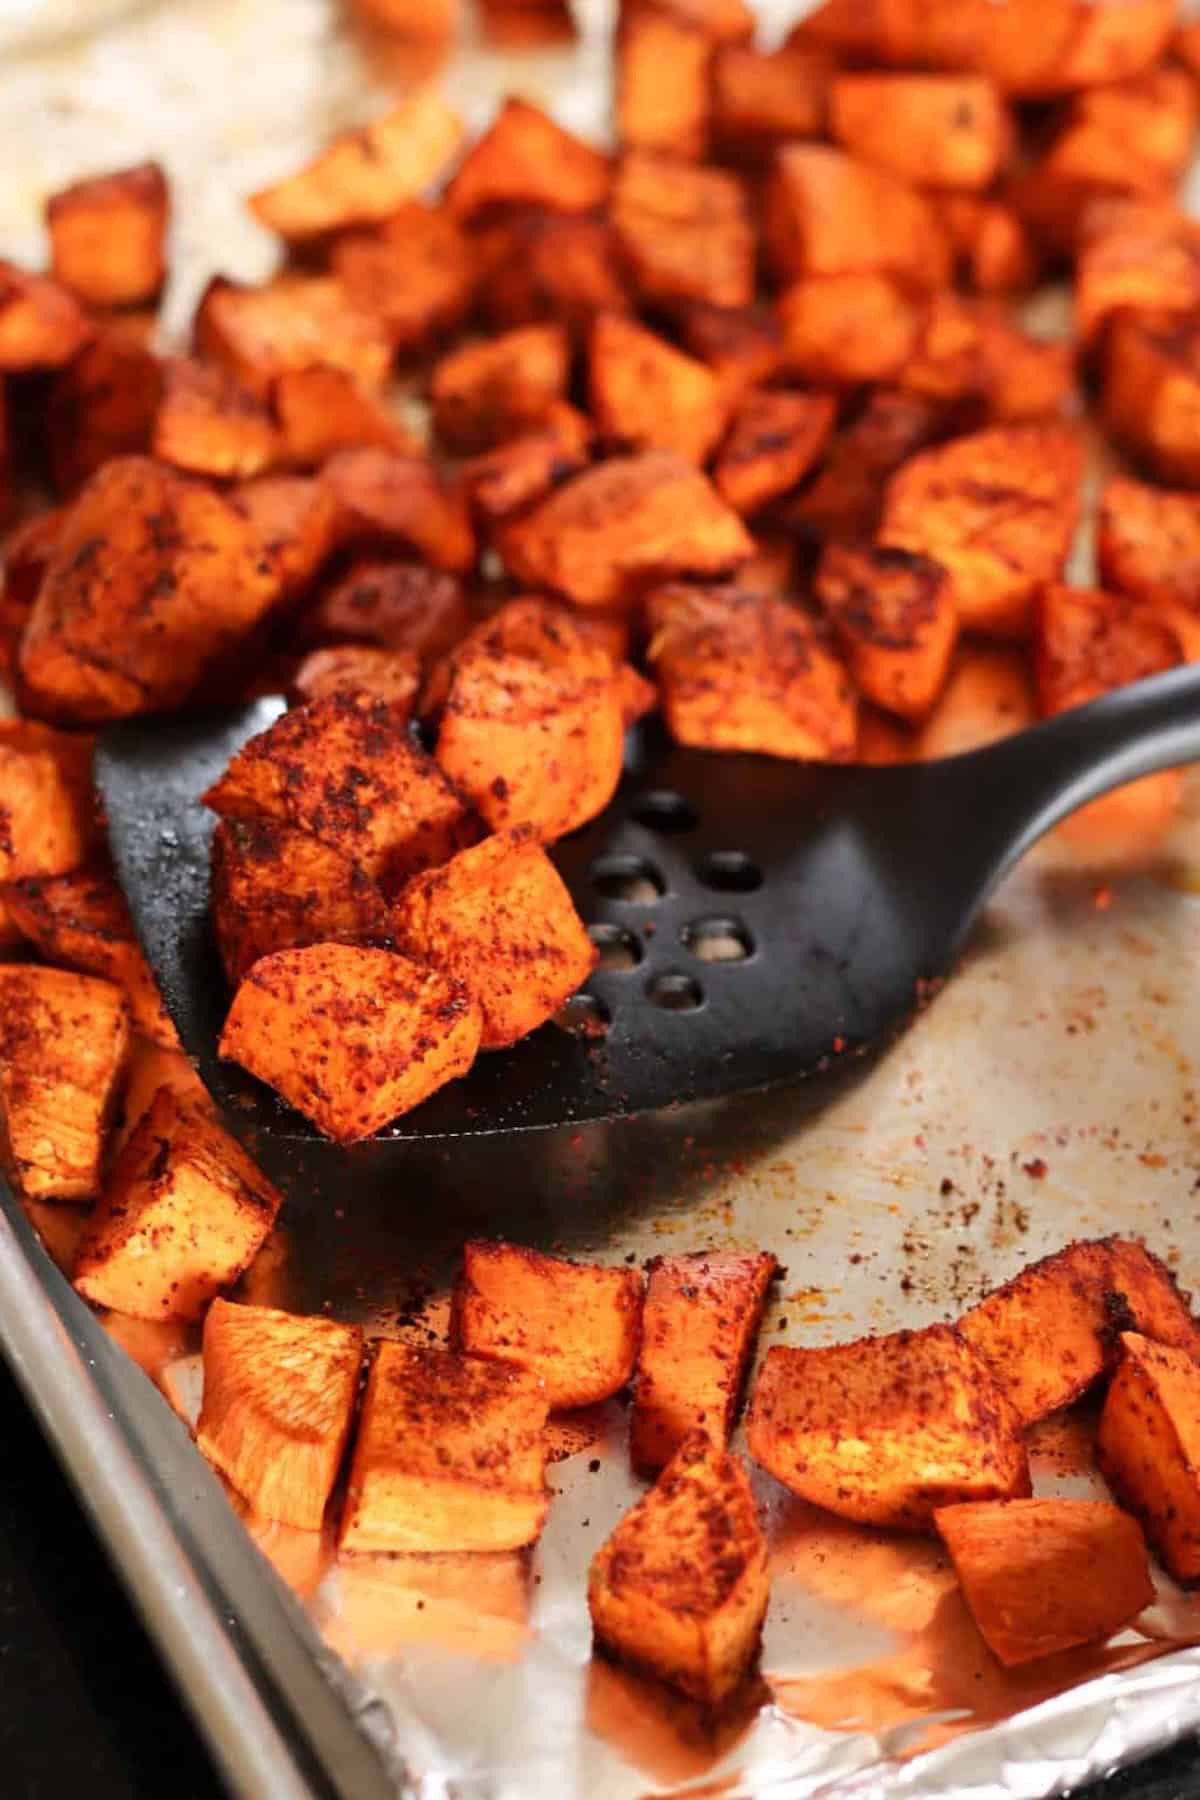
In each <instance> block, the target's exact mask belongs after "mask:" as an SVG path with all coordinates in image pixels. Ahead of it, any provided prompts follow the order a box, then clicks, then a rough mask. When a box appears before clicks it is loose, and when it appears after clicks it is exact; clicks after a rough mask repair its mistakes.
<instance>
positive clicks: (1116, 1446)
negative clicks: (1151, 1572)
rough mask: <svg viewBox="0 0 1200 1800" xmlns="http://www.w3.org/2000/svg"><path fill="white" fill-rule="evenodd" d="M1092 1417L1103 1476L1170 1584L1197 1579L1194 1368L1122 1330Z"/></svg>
mask: <svg viewBox="0 0 1200 1800" xmlns="http://www.w3.org/2000/svg"><path fill="white" fill-rule="evenodd" d="M1120 1346H1121V1358H1120V1361H1119V1363H1118V1364H1117V1372H1116V1374H1115V1375H1114V1376H1113V1379H1112V1382H1111V1384H1110V1386H1109V1390H1108V1394H1107V1396H1106V1398H1105V1402H1104V1411H1103V1413H1102V1414H1101V1416H1100V1433H1099V1439H1098V1442H1097V1457H1098V1460H1099V1463H1100V1468H1101V1470H1102V1472H1103V1474H1104V1477H1105V1479H1106V1480H1107V1481H1108V1482H1109V1483H1110V1484H1111V1486H1112V1487H1113V1489H1114V1490H1115V1492H1116V1493H1117V1494H1118V1495H1119V1497H1120V1498H1121V1500H1122V1501H1123V1502H1124V1504H1125V1505H1126V1506H1128V1507H1129V1509H1130V1511H1131V1512H1134V1513H1136V1514H1137V1516H1138V1518H1139V1519H1140V1520H1141V1522H1142V1524H1143V1526H1144V1527H1145V1531H1146V1536H1147V1537H1148V1538H1149V1540H1150V1542H1151V1544H1152V1545H1153V1546H1154V1549H1155V1551H1156V1552H1157V1554H1158V1556H1159V1557H1160V1558H1161V1560H1162V1562H1163V1565H1164V1567H1165V1568H1166V1569H1167V1570H1168V1571H1169V1572H1170V1574H1172V1575H1173V1576H1174V1577H1175V1579H1176V1580H1177V1581H1183V1582H1188V1583H1189V1584H1190V1583H1192V1582H1195V1581H1198V1580H1200V1363H1197V1362H1196V1360H1195V1358H1194V1356H1190V1355H1188V1353H1187V1352H1186V1351H1185V1350H1183V1349H1181V1348H1179V1347H1177V1346H1173V1345H1166V1344H1156V1343H1152V1342H1151V1341H1150V1340H1149V1339H1148V1338H1146V1337H1144V1336H1143V1335H1142V1334H1141V1333H1140V1332H1136V1331H1126V1332H1122V1334H1121V1340H1120Z"/></svg>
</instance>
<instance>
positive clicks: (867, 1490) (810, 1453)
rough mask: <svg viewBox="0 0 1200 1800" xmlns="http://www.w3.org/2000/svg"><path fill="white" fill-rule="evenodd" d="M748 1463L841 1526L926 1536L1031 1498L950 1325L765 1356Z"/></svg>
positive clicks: (1004, 1408) (999, 1404)
mask: <svg viewBox="0 0 1200 1800" xmlns="http://www.w3.org/2000/svg"><path fill="white" fill-rule="evenodd" d="M746 1441H747V1444H748V1446H749V1449H750V1454H751V1456H753V1457H754V1459H755V1461H756V1462H758V1463H761V1464H762V1466H763V1468H765V1469H767V1470H769V1471H770V1473H771V1474H772V1475H774V1476H775V1477H776V1479H777V1480H779V1481H782V1482H783V1484H784V1486H785V1487H788V1488H790V1489H791V1491H792V1492H793V1493H795V1494H799V1495H800V1496H801V1497H802V1498H803V1499H805V1500H809V1501H811V1502H812V1503H813V1504H814V1505H815V1506H822V1507H824V1508H825V1509H826V1511H828V1512H832V1513H837V1514H839V1515H840V1516H841V1517H842V1518H846V1519H856V1520H858V1521H860V1522H861V1523H863V1524H868V1525H887V1526H891V1527H894V1528H895V1529H898V1530H905V1531H927V1530H929V1529H930V1527H931V1525H932V1522H933V1517H934V1514H935V1512H936V1511H937V1509H938V1508H939V1507H941V1506H948V1505H952V1504H954V1503H956V1502H959V1501H963V1502H965V1501H973V1500H1009V1499H1015V1498H1020V1497H1023V1496H1025V1495H1027V1494H1028V1493H1029V1461H1028V1458H1027V1456H1026V1453H1025V1446H1024V1444H1023V1442H1022V1440H1021V1437H1020V1435H1019V1432H1018V1428H1017V1421H1016V1415H1015V1414H1014V1413H1013V1412H1012V1410H1011V1409H1010V1407H1009V1405H1008V1403H1007V1401H1006V1400H1005V1398H1004V1395H1003V1393H1002V1392H1001V1389H1000V1387H999V1386H998V1384H997V1382H996V1381H995V1379H994V1378H993V1376H992V1374H991V1372H990V1371H989V1369H988V1368H987V1365H986V1364H984V1363H983V1362H981V1361H979V1360H978V1359H977V1358H976V1357H975V1355H974V1354H973V1353H972V1351H971V1349H970V1347H969V1345H968V1344H967V1341H966V1339H965V1337H963V1336H962V1335H961V1334H960V1332H959V1331H958V1330H957V1329H956V1328H955V1327H954V1326H950V1325H931V1326H929V1327H927V1329H926V1330H924V1331H900V1332H894V1333H893V1334H891V1335H890V1336H886V1337H877V1338H860V1339H859V1340H858V1341H857V1342H856V1343H851V1344H836V1345H832V1346H830V1347H828V1348H823V1349H803V1350H801V1349H792V1348H788V1347H784V1346H781V1345H774V1346H772V1348H771V1349H770V1350H768V1352H767V1357H766V1361H765V1362H764V1364H763V1366H762V1369H761V1371H760V1373H759V1377H758V1382H757V1385H756V1387H755V1390H754V1396H753V1399H752V1401H751V1406H750V1415H749V1420H748V1423H747V1428H746Z"/></svg>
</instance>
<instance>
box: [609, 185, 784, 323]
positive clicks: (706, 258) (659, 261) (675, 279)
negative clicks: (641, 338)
mask: <svg viewBox="0 0 1200 1800" xmlns="http://www.w3.org/2000/svg"><path fill="white" fill-rule="evenodd" d="M609 217H610V219H611V220H612V224H613V229H614V230H615V232H616V234H617V241H618V243H619V245H620V247H621V252H622V254H623V256H624V258H625V261H626V263H627V265H628V267H629V270H630V273H631V275H632V277H633V281H634V285H635V287H636V288H637V291H638V293H639V294H640V295H641V297H642V299H643V300H645V301H647V302H648V303H649V304H651V305H655V304H659V305H667V306H674V305H678V304H679V303H681V302H700V303H703V304H706V305H709V306H722V307H743V306H749V305H750V303H751V301H752V300H753V298H754V263H755V240H754V229H753V226H752V225H751V222H750V216H749V213H748V211H747V207H746V195H745V191H744V189H743V187H742V184H741V183H740V182H739V181H738V180H737V178H736V177H735V176H733V175H730V174H728V173H727V172H725V171H724V170H721V169H697V168H693V167H692V166H691V165H690V164H689V163H686V162H681V161H679V160H678V159H677V158H674V157H668V156H655V155H649V154H645V153H642V152H636V151H635V152H630V153H629V154H628V155H626V156H623V157H622V158H621V161H620V164H619V166H618V169H617V173H616V177H615V179H614V181H613V192H612V201H611V204H610V206H609Z"/></svg>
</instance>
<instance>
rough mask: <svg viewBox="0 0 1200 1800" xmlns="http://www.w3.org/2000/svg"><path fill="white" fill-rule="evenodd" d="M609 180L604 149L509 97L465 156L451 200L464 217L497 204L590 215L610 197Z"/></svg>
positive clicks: (448, 193) (448, 195) (449, 195)
mask: <svg viewBox="0 0 1200 1800" xmlns="http://www.w3.org/2000/svg"><path fill="white" fill-rule="evenodd" d="M609 180H610V169H609V160H608V157H607V156H605V154H604V153H603V151H601V150H596V149H594V148H593V147H592V145H591V144H585V143H584V142H583V140H582V139H581V138H577V137H575V136H574V135H573V134H572V133H571V132H569V131H566V130H564V128H563V127H562V126H561V125H559V124H556V122H555V121H554V120H553V119H552V118H551V117H550V115H549V114H548V113H545V112H543V111H542V109H541V107H539V106H534V105H532V104H531V102H530V101H528V100H520V99H516V98H515V97H511V96H510V98H509V99H507V100H506V101H505V102H504V104H503V106H502V107H501V108H500V111H499V113H498V114H497V115H496V118H495V120H494V121H493V123H492V124H491V126H490V127H489V128H488V130H487V131H485V132H484V134H483V136H482V137H481V138H480V139H479V140H478V142H477V143H476V144H475V145H474V146H473V148H472V149H471V150H469V151H468V153H467V155H466V156H465V157H464V159H463V162H462V165H461V167H460V168H459V170H458V172H457V174H456V175H455V177H454V179H453V181H452V182H451V183H450V186H449V187H448V188H447V190H446V200H447V204H448V205H449V207H450V210H451V211H452V212H453V213H454V215H455V217H456V218H459V219H473V218H476V217H478V215H479V214H480V213H483V212H486V211H487V210H488V209H489V208H492V207H498V206H541V207H545V208H546V209H547V210H548V211H550V212H591V211H592V210H593V208H595V207H598V206H603V204H604V202H605V200H606V199H607V198H608V187H609Z"/></svg>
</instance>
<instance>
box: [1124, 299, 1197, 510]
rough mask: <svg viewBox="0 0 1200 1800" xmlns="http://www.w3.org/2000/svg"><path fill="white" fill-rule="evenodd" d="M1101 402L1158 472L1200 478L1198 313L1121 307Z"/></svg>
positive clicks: (1166, 477) (1181, 481)
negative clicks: (1128, 310)
mask: <svg viewBox="0 0 1200 1800" xmlns="http://www.w3.org/2000/svg"><path fill="white" fill-rule="evenodd" d="M1100 403H1101V409H1102V412H1103V416H1104V420H1105V423H1106V424H1107V426H1108V428H1109V430H1110V431H1111V432H1112V434H1113V436H1114V437H1115V438H1116V439H1117V441H1118V442H1119V443H1120V444H1121V445H1122V446H1123V447H1124V448H1125V449H1126V450H1129V451H1131V452H1132V453H1133V454H1134V455H1135V456H1137V457H1138V458H1140V460H1141V461H1143V462H1144V463H1145V464H1146V465H1147V467H1148V468H1149V469H1150V470H1151V471H1152V472H1153V473H1154V474H1155V475H1157V476H1158V477H1159V478H1160V479H1161V480H1163V481H1168V482H1174V483H1176V485H1178V486H1180V487H1198V486H1200V313H1193V314H1188V315H1182V314H1181V315H1170V314H1162V313H1145V314H1141V313H1133V312H1129V313H1122V314H1120V315H1119V316H1118V317H1117V318H1115V319H1113V320H1112V322H1111V323H1110V325H1109V328H1108V331H1107V333H1106V335H1105V339H1104V347H1103V370H1102V374H1101V396H1100Z"/></svg>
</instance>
